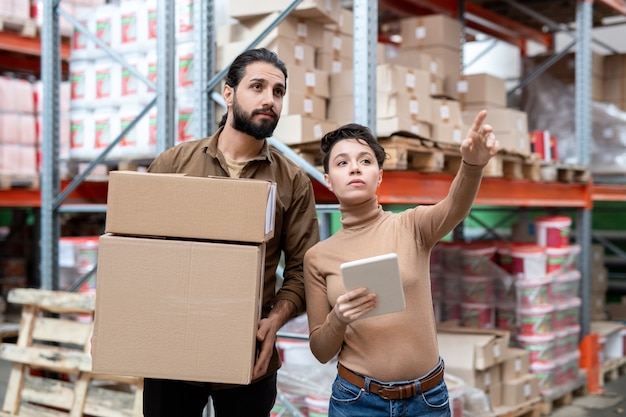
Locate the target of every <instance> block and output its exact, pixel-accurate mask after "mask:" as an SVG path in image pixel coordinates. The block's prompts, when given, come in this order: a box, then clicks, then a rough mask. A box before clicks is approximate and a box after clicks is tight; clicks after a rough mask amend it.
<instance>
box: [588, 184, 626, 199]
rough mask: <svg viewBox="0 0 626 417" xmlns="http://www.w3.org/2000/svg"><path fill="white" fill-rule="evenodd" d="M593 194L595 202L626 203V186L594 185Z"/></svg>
mask: <svg viewBox="0 0 626 417" xmlns="http://www.w3.org/2000/svg"><path fill="white" fill-rule="evenodd" d="M591 193H592V197H593V200H594V201H618V202H626V186H624V185H617V184H615V185H613V184H593V185H592V187H591Z"/></svg>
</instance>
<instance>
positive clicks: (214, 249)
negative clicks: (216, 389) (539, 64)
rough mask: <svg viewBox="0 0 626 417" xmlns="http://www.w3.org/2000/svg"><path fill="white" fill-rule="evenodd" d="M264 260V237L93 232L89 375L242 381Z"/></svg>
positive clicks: (250, 359) (247, 372) (248, 367)
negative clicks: (241, 240) (259, 240)
mask: <svg viewBox="0 0 626 417" xmlns="http://www.w3.org/2000/svg"><path fill="white" fill-rule="evenodd" d="M232 208H233V207H231V209H232ZM205 217H207V216H205ZM192 223H194V224H197V223H198V222H192ZM264 267H265V244H259V245H238V244H226V243H210V242H197V241H185V240H165V239H149V238H138V237H124V236H115V235H108V234H107V235H103V236H101V237H100V241H99V248H98V280H97V288H96V318H95V324H94V326H95V327H94V339H93V340H94V343H93V350H92V356H93V372H94V373H101V374H113V375H129V376H138V377H149V378H166V379H175V380H187V381H207V382H219V383H234V384H247V383H249V382H250V381H251V377H252V368H253V366H254V360H255V353H256V330H257V326H258V321H259V319H260V309H261V297H262V290H263V285H262V282H263V278H262V277H263V273H264Z"/></svg>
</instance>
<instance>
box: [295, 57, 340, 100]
mask: <svg viewBox="0 0 626 417" xmlns="http://www.w3.org/2000/svg"><path fill="white" fill-rule="evenodd" d="M287 73H288V74H289V81H288V83H287V84H288V85H289V88H287V91H300V92H305V93H309V94H312V95H314V96H316V97H323V98H328V97H330V74H329V73H328V72H326V71H322V70H319V69H316V68H305V67H303V66H300V65H290V66H288V67H287Z"/></svg>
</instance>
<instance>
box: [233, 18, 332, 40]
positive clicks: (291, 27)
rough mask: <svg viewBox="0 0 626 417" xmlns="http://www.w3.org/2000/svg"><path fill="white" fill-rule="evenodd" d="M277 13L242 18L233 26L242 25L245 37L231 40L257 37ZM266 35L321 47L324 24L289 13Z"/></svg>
mask: <svg viewBox="0 0 626 417" xmlns="http://www.w3.org/2000/svg"><path fill="white" fill-rule="evenodd" d="M279 15H280V13H278V12H275V13H271V14H269V15H267V16H261V17H257V18H254V19H251V20H244V21H243V22H241V23H237V24H235V26H242V27H244V28H245V37H240V38H239V39H232V40H233V41H240V40H244V39H248V40H249V41H251V40H252V39H254V38H257V37H258V36H259V35H260V34H261V33H263V32H264V31H265V30H266V29H267V28H268V27H269V25H270V24H272V23H274V22H275V21H276V18H277V17H278V16H279ZM266 37H267V38H277V37H283V38H288V39H292V40H295V41H299V42H302V43H306V44H308V45H311V46H314V47H315V48H321V47H322V45H323V44H324V43H323V42H324V24H323V23H321V22H317V21H315V20H311V19H305V18H303V17H298V16H292V15H289V16H287V17H285V18H284V19H283V21H282V22H280V23H279V24H278V26H276V27H275V28H274V29H272V30H271V31H270V32H269V33H268V34H267V36H266Z"/></svg>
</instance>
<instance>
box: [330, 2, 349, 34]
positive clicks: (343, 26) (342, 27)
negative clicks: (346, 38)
mask: <svg viewBox="0 0 626 417" xmlns="http://www.w3.org/2000/svg"><path fill="white" fill-rule="evenodd" d="M326 29H329V30H335V31H338V32H341V33H343V34H346V35H354V13H353V12H352V10H349V9H345V8H341V11H340V12H339V14H338V15H337V23H331V24H328V25H326Z"/></svg>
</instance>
